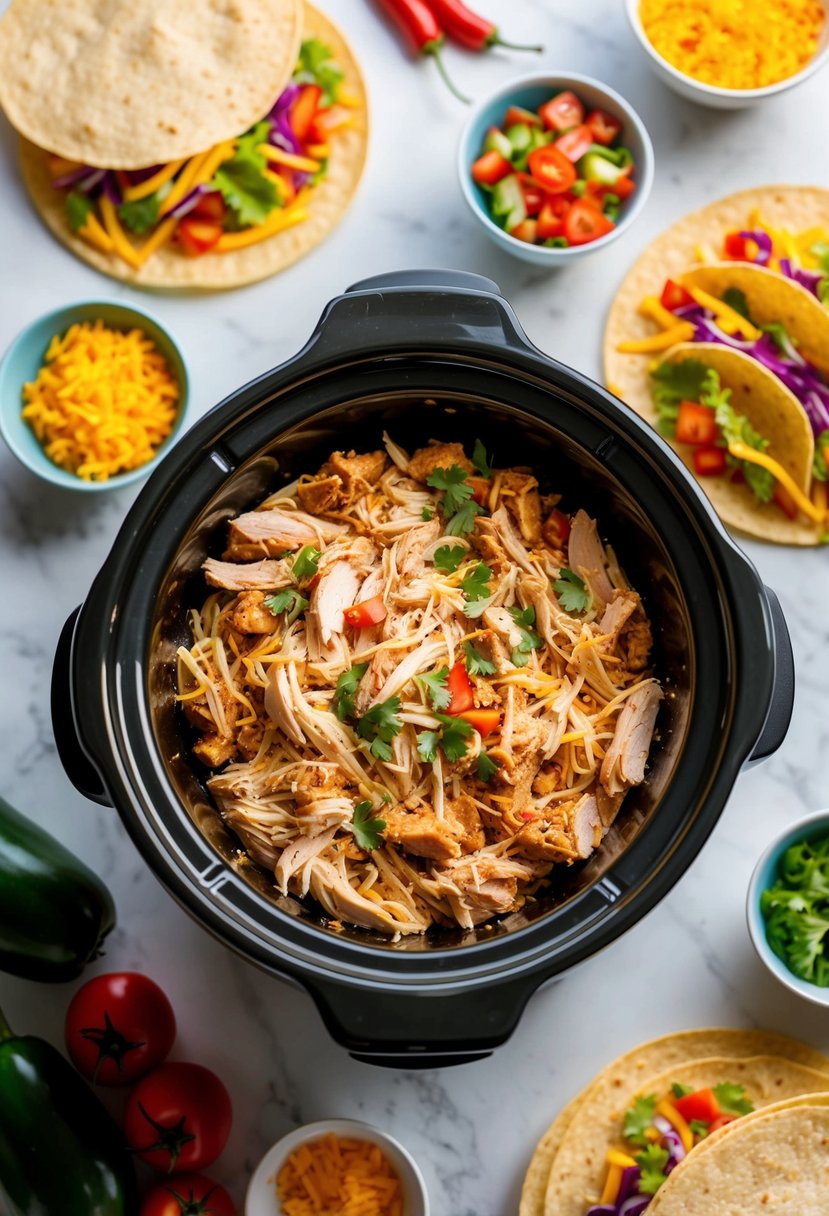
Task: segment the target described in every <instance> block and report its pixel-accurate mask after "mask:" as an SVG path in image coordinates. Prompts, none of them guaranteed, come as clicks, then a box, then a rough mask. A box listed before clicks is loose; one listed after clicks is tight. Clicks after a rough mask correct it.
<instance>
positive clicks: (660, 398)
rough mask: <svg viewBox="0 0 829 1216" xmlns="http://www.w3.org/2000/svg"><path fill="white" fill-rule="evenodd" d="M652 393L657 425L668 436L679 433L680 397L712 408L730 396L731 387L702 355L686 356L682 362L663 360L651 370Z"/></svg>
mask: <svg viewBox="0 0 829 1216" xmlns="http://www.w3.org/2000/svg"><path fill="white" fill-rule="evenodd" d="M651 377H652V380H653V384H652V386H651V394H652V396H653V402H654V405H655V406H656V412H657V425H658V427H659V430H660V432H661V433H662V434H663V435H666V436H667V437H668V438H669V439H673V438H674V436H675V435H676V420H677V416H678V415H679V404H680V402H681V401H698V402H699V403H700V405H707V406H710V408H711V409H716V407H717V406H718V405H719V404H720V403H721V402H727V401H728V399H729V398H730V396H731V393H730V391H729V389H724V388H722V386H721V385H720V377H719V375H718V374H717V372H716V371H715V370H714V368H713V367H706V365H705V364H704V363H703V362H702V361H701V360H699V359H683V361H682V362H681V363H660V365H659V366H658V367H657V368H656V369H655V370H654V371H653V372H652V373H651Z"/></svg>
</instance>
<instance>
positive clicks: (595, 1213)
mask: <svg viewBox="0 0 829 1216" xmlns="http://www.w3.org/2000/svg"><path fill="white" fill-rule="evenodd" d="M753 1110H754V1103H753V1102H751V1100H750V1099H749V1098H748V1097H747V1096H746V1091H745V1087H744V1086H742V1085H734V1084H732V1083H731V1082H729V1081H723V1082H722V1083H721V1084H719V1085H714V1086H713V1087H711V1088H709V1087H706V1088H703V1089H692V1088H691V1086H689V1085H682V1084H680V1083H679V1082H674V1083H673V1085H672V1086H671V1087H670V1089H669V1090H668V1091H667V1092H666V1093H663V1094H645V1095H642V1096H640V1097H638V1098H635V1099H634V1101H633V1105H632V1106H631V1107H630V1108H629V1109H628V1110H627V1111H626V1112H625V1116H624V1122H623V1135H624V1144H623V1146H622V1147H621V1148H611V1149H610V1150H609V1151H608V1153H607V1159H606V1167H605V1177H604V1185H603V1187H602V1191H601V1197H600V1199H599V1202H598V1203H594V1204H592V1205H591V1206H590V1207H589V1208H588V1209H587V1211H586V1213H585V1216H640V1213H641V1212H644V1211H645V1209H646V1208H647V1206H648V1204H649V1203H650V1201H651V1199H652V1198H653V1196H654V1195H655V1194H656V1192H657V1191H658V1190H659V1188H660V1187H661V1186H662V1184H663V1183H664V1182H665V1180H666V1179H667V1177H668V1175H669V1174H670V1172H671V1170H673V1169H674V1167H675V1166H677V1165H678V1164H679V1163H680V1161H682V1160H683V1159H684V1158H685V1157H687V1155H688V1153H690V1152H691V1151H692V1149H694V1148H695V1147H696V1145H697V1144H699V1143H700V1141H702V1140H704V1139H705V1138H706V1137H707V1136H710V1135H711V1134H712V1133H713V1132H716V1131H718V1130H719V1129H720V1128H721V1127H724V1126H725V1125H726V1124H727V1123H732V1122H733V1121H734V1120H735V1119H738V1118H739V1117H740V1116H741V1115H748V1114H750V1113H751V1112H752V1111H753Z"/></svg>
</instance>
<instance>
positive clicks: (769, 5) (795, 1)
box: [626, 0, 829, 109]
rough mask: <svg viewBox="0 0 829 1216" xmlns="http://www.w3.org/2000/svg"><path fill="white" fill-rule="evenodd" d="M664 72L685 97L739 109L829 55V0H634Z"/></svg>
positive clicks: (636, 23)
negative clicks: (828, 2)
mask: <svg viewBox="0 0 829 1216" xmlns="http://www.w3.org/2000/svg"><path fill="white" fill-rule="evenodd" d="M626 7H627V14H628V18H629V20H630V24H631V26H632V27H633V32H634V33H635V34H636V37H637V38H638V39H639V41H640V43H641V44H642V47H643V48H644V50H645V52H646V53H647V55H648V57H649V59H650V62H651V65H652V67H653V68H654V69H655V71H656V73H657V75H658V76H660V77H661V79H662V80H663V81H664V82H665V83H666V84H667V85H669V86H670V87H671V88H672V89H674V90H675V91H676V92H677V93H680V94H681V95H682V96H683V97H688V98H690V99H691V100H692V101H697V102H701V103H702V104H703V105H708V106H715V107H717V108H719V109H739V108H741V107H743V106H747V105H751V104H753V103H754V102H756V101H761V100H763V99H764V98H766V97H774V96H776V95H777V94H778V93H782V92H784V91H785V90H786V89H790V88H792V87H793V86H794V85H797V84H799V83H800V82H801V81H803V80H806V79H807V78H808V77H809V76H811V75H812V74H813V73H814V72H816V71H817V70H818V68H819V67H821V66H822V65H823V64H824V63H825V62H826V60H827V58H829V17H828V16H827V10H826V3H825V0H764V2H763V3H762V4H759V3H757V2H756V0H626Z"/></svg>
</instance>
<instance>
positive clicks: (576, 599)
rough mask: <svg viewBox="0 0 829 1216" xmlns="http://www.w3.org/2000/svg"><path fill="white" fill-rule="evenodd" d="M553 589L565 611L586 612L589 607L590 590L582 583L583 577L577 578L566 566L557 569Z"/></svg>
mask: <svg viewBox="0 0 829 1216" xmlns="http://www.w3.org/2000/svg"><path fill="white" fill-rule="evenodd" d="M553 589H554V591H555V593H556V595H557V596H558V598H559V603H560V604H561V606H562V608H563V609H564V611H565V612H587V609H588V608H589V607H590V603H591V598H590V592H589V591H588V590H587V588H586V587H585V585H584V579H581V578H579V576H578V575H577V574H574V573H573V571H572V570H568V569H567V567H566V566H564V567H563V568H562V569H561V570H560V571H559V577H558V578H557V579H556V581H555V582H554V583H553Z"/></svg>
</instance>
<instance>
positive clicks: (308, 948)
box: [52, 271, 793, 1066]
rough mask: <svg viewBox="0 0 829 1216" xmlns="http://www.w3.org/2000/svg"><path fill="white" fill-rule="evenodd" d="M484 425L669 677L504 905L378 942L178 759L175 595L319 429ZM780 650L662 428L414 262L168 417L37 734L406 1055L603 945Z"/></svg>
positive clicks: (505, 317)
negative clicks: (303, 884)
mask: <svg viewBox="0 0 829 1216" xmlns="http://www.w3.org/2000/svg"><path fill="white" fill-rule="evenodd" d="M384 430H388V431H389V432H390V433H391V434H392V436H393V437H394V439H395V440H396V441H397V442H398V443H400V444H402V445H403V446H404V447H407V448H409V449H412V448H414V447H417V446H419V445H421V444H422V443H424V442H425V441H426V440H427V439H428V438H436V439H441V440H449V439H453V440H460V441H462V442H465V443H467V444H469V443H471V442H472V440H473V439H474V438H475V437H478V436H479V437H480V438H481V439H482V440H483V441H484V443H485V444H486V446H487V448H488V450H489V451H490V452H494V453H495V454H496V458H497V461H498V463H499V464H518V465H527V464H530V465H532V466H533V468H534V469H535V470H536V471H537V472H538V473H540V474H541V476H542V477H543V479H544V480H545V481H547V482H548V483H549V486H550V487H554V488H555V489H556V490H558V491H561V492H562V493H563V495H564V501H563V505H564V506H565V507H566V508H568V509H571V510H575V509H576V508H577V507H578V506H583V507H585V508H586V509H587V511H588V512H589V513H590V514H591V515H594V516H595V517H596V518H597V519H598V520H599V524H600V529H601V531H602V534H603V536H604V537H605V538H606V539H607V540H608V541H610V542H611V543H612V545H613V547H614V549H615V551H616V553H617V554H618V555H619V558H620V560H621V562H622V565H623V567H624V568H625V569H626V571H627V573H628V575H629V577H630V578H631V581H632V583H633V585H634V586H635V587H636V588H637V589H639V590H640V591H641V592H642V593H643V598H644V600H645V605H646V609H647V612H648V614H649V616H650V618H651V621H652V622H653V623H654V626H655V665H656V671H657V674H658V675H659V677H660V679H661V680H662V681H663V684H664V687H665V689H666V693H667V695H666V698H665V700H664V702H663V705H662V707H661V711H660V717H659V720H658V723H657V737H656V740H655V744H654V748H653V752H652V759H651V764H650V768H649V772H648V776H647V780H646V782H645V784H644V785H643V786H642V787H640V788H639V789H636V790H634V791H632V792H631V794H630V795H629V797H628V799H627V801H626V803H625V806H624V809H623V813H622V814H621V816H620V818H619V820H618V821H617V823H616V824H615V826H614V828H613V829H612V831H611V833H610V834H609V836H608V837H607V839H606V840H605V842H604V844H603V846H602V848H601V849H600V850H599V851H598V853H597V854H596V855H595V856H594V857H593V858H591V859H590V860H589V861H588V862H586V863H584V864H581V865H579V866H574V867H571V868H566V867H560V869H561V873H558V874H556V875H555V877H554V880H553V881H552V882H551V883H550V885H549V886H548V887H547V888H546V889H545V890H544V892H543V893H542V894H540V895H539V897H538V898H537V899H536V900H535V902H532V903H530V904H528V905H527V906H526V907H525V908H523V909H522V911H520V912H517V913H515V914H513V915H511V916H507V917H505V918H503V919H502V920H500V921H498V922H496V923H494V924H489V925H484V926H481V927H480V928H478V929H476V930H473V931H469V932H464V931H461V930H453V931H450V930H440V931H433V932H430V933H429V934H427V935H426V936H425V937H423V938H405V939H404V940H402V941H400V942H397V943H389V942H388V941H386V940H385V939H381V938H380V937H378V936H376V935H374V934H372V933H371V932H368V931H365V930H359V929H348V928H346V929H345V930H342V931H339V932H335V931H334V930H333V929H332V928H330V927H329V926H328V924H327V922H326V920H325V918H324V917H323V916H322V914H321V912H320V910H319V909H318V908H315V907H313V906H311V905H310V904H307V903H303V902H300V901H298V900H296V899H293V898H282V897H280V896H279V895H278V894H277V893H276V892H275V890H274V887H273V880H272V876H271V875H269V874H267V873H266V872H265V871H263V870H261V869H260V868H258V867H257V866H256V865H255V864H254V863H253V862H252V861H251V860H250V859H249V858H248V857H247V855H246V854H245V853H244V851H243V850H242V848H241V847H240V843H239V841H238V839H237V838H236V837H235V836H234V835H233V833H232V832H231V831H230V830H229V829H228V828H227V827H226V826H225V824H224V823H223V821H222V819H221V817H220V815H219V814H218V812H217V810H216V807H215V806H214V805H213V803H212V801H211V798H210V796H209V794H208V792H207V789H206V786H205V778H206V776H207V775H208V774H207V773H206V772H205V771H204V770H203V769H202V768H201V766H200V765H199V764H198V763H197V762H196V761H194V760H192V759H191V758H190V744H191V742H192V738H191V734H190V731H189V728H188V727H187V724H186V722H185V721H184V719H183V716H182V715H181V714H180V712H179V711H177V709H176V704H175V700H174V694H175V687H174V675H175V663H174V656H175V651H176V647H177V646H178V645H179V644H181V643H182V642H185V641H189V635H188V629H187V622H186V610H187V606H188V605H191V604H196V603H199V602H200V600H201V598H202V596H203V594H204V585H203V583H202V578H201V574H200V566H201V563H202V561H203V560H204V558H205V557H206V556H207V555H208V554H210V553H218V552H219V551H220V550H221V548H222V545H223V538H224V533H225V525H226V521H227V520H228V519H229V518H230V517H231V516H233V515H235V514H237V513H238V512H240V511H244V510H246V509H248V508H249V507H251V506H252V505H253V504H256V503H258V502H259V501H261V500H262V498H263V497H265V495H266V494H267V493H268V492H270V491H271V490H272V489H273V488H275V486H277V485H279V484H281V483H284V482H287V481H289V480H292V479H293V478H294V477H296V476H297V475H298V474H299V473H301V472H305V471H313V470H315V469H316V468H317V467H318V466H319V465H320V464H321V463H322V462H323V460H324V459H325V458H326V457H327V455H328V454H329V453H330V452H331V451H332V450H334V449H337V448H346V449H348V448H352V447H353V448H356V449H357V450H361V449H363V450H365V449H369V448H376V447H378V446H379V444H380V436H381V434H382V432H383V431H384ZM792 699H793V665H792V655H791V647H790V644H789V639H788V633H787V630H786V625H785V622H784V619H783V616H782V614H781V611H780V607H779V605H778V602H777V599H776V597H775V596H774V594H773V592H771V591H769V590H768V589H767V588H764V587H763V584H762V582H761V581H760V578H759V577H758V575H757V572H756V571H755V570H754V568H753V566H752V565H751V564H750V562H749V561H748V560H747V559H746V557H745V556H744V555H743V554H742V553H741V552H740V550H739V549H738V548H737V547H736V546H735V544H734V543H733V542H732V541H731V539H730V538H729V537H728V535H727V534H726V532H725V531H724V529H723V527H722V526H721V524H720V522H719V520H718V519H717V517H716V515H715V514H714V512H713V511H712V509H711V507H710V506H709V504H708V501H707V499H706V498H705V496H704V495H703V494H702V493H701V491H700V490H699V488H698V487H697V485H696V484H695V482H694V481H693V480H692V478H691V477H690V476H689V475H688V474H687V472H686V471H685V469H684V467H683V465H682V464H681V462H680V461H679V460H678V459H677V458H676V457H675V456H674V454H673V453H672V452H671V450H670V449H669V448H668V446H667V445H666V444H665V443H664V442H663V441H662V440H661V439H660V438H659V437H658V436H657V435H656V434H655V433H654V432H653V431H652V430H651V429H650V428H649V427H647V426H646V425H644V423H642V422H641V421H640V419H639V418H638V417H636V415H635V414H633V413H632V412H631V411H630V410H629V409H627V408H626V407H625V406H624V405H623V404H622V403H621V402H620V401H618V400H617V399H616V398H614V397H613V396H611V395H610V394H609V393H607V392H605V391H604V390H603V389H601V388H600V387H598V386H597V385H596V384H593V383H592V382H591V381H590V380H587V379H586V378H585V377H583V376H581V375H579V374H578V373H576V372H573V371H571V370H569V369H568V368H566V367H564V366H562V365H561V364H559V363H556V362H554V361H553V360H551V359H549V358H547V356H545V355H543V354H542V353H541V352H540V351H538V350H537V349H536V348H535V347H533V346H532V345H531V343H530V342H529V340H528V339H527V337H526V336H525V334H524V333H523V332H522V330H521V327H520V326H519V324H518V321H517V320H516V317H515V315H514V313H513V312H512V310H511V308H510V306H509V304H508V303H507V302H506V300H505V299H504V298H503V297H502V296H501V294H500V292H499V290H498V288H497V286H496V285H495V283H493V282H491V281H490V280H488V279H484V278H480V277H478V276H476V275H472V274H463V273H453V272H446V271H441V272H422V273H421V272H414V273H408V274H396V275H389V276H383V277H381V278H377V279H371V280H368V281H366V282H363V283H359V284H357V285H356V286H355V287H353V288H351V289H350V290H349V291H347V292H346V293H345V294H344V295H342V296H340V297H339V298H337V299H336V300H334V301H333V302H332V303H331V304H329V305H328V307H327V308H326V310H325V312H324V314H323V316H322V319H321V321H320V323H319V325H318V326H317V329H316V330H315V332H314V333H313V335H312V337H311V339H310V341H309V342H308V344H307V345H306V346H305V348H304V349H303V350H302V351H300V353H299V354H298V355H297V356H296V358H294V359H292V360H290V361H289V362H287V363H285V364H283V365H282V366H281V367H278V368H276V369H275V370H274V371H272V372H269V373H268V374H267V375H265V376H262V377H261V378H260V379H258V380H256V381H254V382H253V383H252V384H248V385H247V386H246V387H245V388H243V389H241V390H240V391H239V392H237V393H235V394H233V395H232V396H230V397H229V398H227V399H226V400H225V401H224V402H222V404H221V405H219V406H217V407H216V408H215V409H214V410H212V411H211V412H210V413H209V414H207V416H206V417H204V418H203V419H202V420H201V421H200V422H199V423H198V424H197V425H196V426H194V427H193V429H192V430H190V431H189V432H188V433H187V434H186V435H185V436H184V438H183V439H182V440H181V441H180V442H179V443H178V444H177V445H176V447H175V448H174V449H173V451H172V452H171V453H170V455H169V456H168V457H167V458H166V460H164V461H163V462H162V464H161V465H160V466H159V468H158V469H157V470H156V472H155V473H154V474H153V476H152V477H151V479H150V480H149V482H148V483H147V485H146V487H145V489H144V490H143V491H142V493H141V494H140V496H139V498H138V499H137V501H136V503H135V505H134V506H133V508H132V510H131V511H130V513H129V515H128V516H127V519H126V521H125V523H124V525H123V527H122V529H121V532H120V534H119V536H118V538H117V540H116V542H115V545H114V547H113V549H112V552H111V553H110V555H109V557H108V559H107V561H106V564H105V565H104V567H103V569H102V570H101V572H100V574H99V575H98V577H97V578H96V580H95V582H94V584H93V586H92V589H91V591H90V593H89V596H88V598H87V599H86V601H85V603H84V604H83V606H82V607H81V608H80V609H79V610H78V611H77V612H76V613H75V614H73V616H72V617H71V618H70V619H69V620H68V621H67V623H66V626H65V628H64V630H63V634H62V636H61V639H60V643H59V647H58V653H57V657H56V661H55V669H54V677H53V690H52V715H53V721H54V730H55V736H56V739H57V743H58V750H59V752H60V756H61V759H62V761H63V764H64V766H65V768H66V771H67V773H68V774H69V776H70V777H71V779H72V781H73V782H74V784H75V785H76V786H77V788H78V789H79V790H81V791H82V792H83V793H85V794H86V795H87V796H88V797H90V798H92V799H94V800H95V801H97V802H101V803H105V804H112V805H114V806H115V807H116V808H117V810H118V812H119V813H120V815H121V817H122V818H123V821H124V823H125V824H126V826H127V829H128V831H129V832H130V834H131V836H132V838H133V840H134V841H135V843H136V845H137V846H138V848H139V849H140V850H141V852H142V853H143V855H144V857H145V858H146V860H147V862H148V864H149V865H150V866H151V868H152V869H153V871H154V872H155V874H156V875H157V877H158V878H159V879H160V880H161V882H162V883H163V884H164V885H165V887H166V888H167V889H168V890H169V891H170V892H171V894H172V895H174V896H175V897H176V899H178V900H179V901H180V902H181V903H182V904H183V905H184V907H185V908H187V909H188V910H189V911H190V912H191V913H192V914H193V916H195V917H196V919H197V920H198V921H200V923H201V924H202V925H204V926H205V928H207V929H209V930H210V931H211V932H212V933H213V934H214V935H215V936H216V937H218V938H219V939H220V940H221V941H223V942H225V943H226V944H227V945H229V946H231V947H233V948H234V949H235V950H237V951H238V952H239V953H240V954H242V955H243V956H244V957H245V958H247V959H249V960H250V961H252V962H254V963H257V964H258V965H259V966H261V967H264V968H266V969H267V970H269V971H271V972H274V973H276V974H278V975H281V976H283V977H287V978H289V979H292V980H294V981H298V982H299V983H300V984H302V985H304V986H305V987H306V988H307V989H308V991H309V992H310V993H311V995H312V996H313V998H314V1000H315V1001H316V1004H317V1006H318V1008H319V1010H320V1013H321V1014H322V1017H323V1019H324V1021H325V1023H326V1025H327V1027H328V1029H329V1030H330V1032H331V1033H332V1035H333V1036H334V1037H335V1038H336V1039H337V1040H338V1041H339V1042H340V1043H342V1044H344V1045H345V1046H346V1047H347V1048H348V1049H349V1050H350V1051H351V1053H352V1054H353V1055H355V1056H356V1057H357V1058H360V1059H367V1060H372V1061H374V1062H377V1063H391V1064H396V1065H403V1066H412V1065H425V1064H430V1065H431V1064H451V1063H458V1062H460V1061H462V1060H468V1059H474V1058H475V1057H478V1056H483V1055H486V1054H488V1053H489V1052H490V1051H491V1050H492V1049H493V1047H495V1046H496V1045H497V1044H499V1043H501V1042H503V1041H504V1040H505V1039H506V1038H507V1037H508V1036H509V1034H510V1033H511V1032H512V1030H513V1029H514V1027H515V1026H516V1024H517V1022H518V1020H519V1017H520V1015H521V1012H522V1009H523V1007H524V1005H525V1004H526V1002H527V999H528V998H529V996H530V995H531V994H532V993H533V992H534V990H535V989H536V988H537V987H538V985H539V984H540V983H542V982H543V981H544V980H547V979H550V978H551V977H553V976H558V975H561V973H562V972H564V971H566V970H567V968H568V967H571V966H573V965H574V964H575V963H577V962H579V961H581V960H582V959H584V958H586V957H587V956H589V955H591V954H593V953H594V952H595V951H597V950H600V949H601V948H602V947H603V946H606V945H608V944H609V943H610V942H612V941H613V940H614V939H615V938H617V937H618V936H619V935H620V934H621V933H622V932H624V930H626V929H628V928H630V926H631V925H633V924H634V923H635V922H636V921H637V920H639V918H640V917H642V916H643V915H644V914H645V913H646V912H647V911H648V910H649V909H651V908H652V907H653V906H654V904H655V903H656V902H657V901H658V900H659V899H661V898H662V896H663V895H665V894H666V892H667V891H669V890H670V888H671V886H672V884H673V883H674V882H675V881H676V880H677V879H678V877H679V876H680V875H681V874H683V873H684V872H685V870H686V869H687V868H688V865H689V864H690V863H691V861H692V860H693V859H694V857H695V856H696V854H697V853H698V851H699V849H700V848H701V846H702V844H703V842H704V841H705V839H706V837H707V836H708V834H709V833H710V831H711V829H712V828H713V826H714V824H715V823H716V821H717V818H718V816H719V815H720V812H721V811H722V809H723V806H724V804H725V801H726V799H727V797H728V795H729V792H730V791H731V788H732V785H733V783H734V781H735V778H736V777H737V774H738V773H739V771H740V769H741V768H742V767H743V766H744V765H745V764H746V762H748V761H751V760H756V759H759V758H760V757H762V756H765V755H768V754H769V753H770V752H772V751H773V750H775V749H776V748H777V747H778V746H779V744H780V743H781V741H782V739H783V737H784V735H785V732H786V729H787V727H788V723H789V718H790V715H791V709H792Z"/></svg>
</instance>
